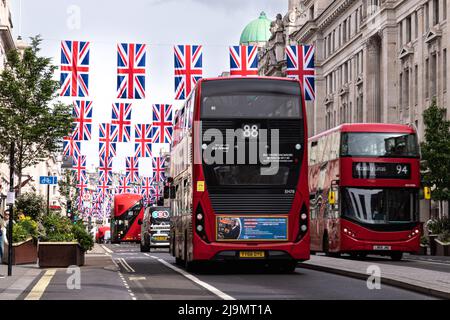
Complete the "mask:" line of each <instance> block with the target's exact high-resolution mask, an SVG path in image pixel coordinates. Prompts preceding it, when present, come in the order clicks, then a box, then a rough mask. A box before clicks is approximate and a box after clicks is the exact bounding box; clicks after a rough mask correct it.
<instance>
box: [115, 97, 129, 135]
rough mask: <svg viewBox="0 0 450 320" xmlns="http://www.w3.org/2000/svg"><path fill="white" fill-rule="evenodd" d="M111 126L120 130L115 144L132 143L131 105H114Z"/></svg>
mask: <svg viewBox="0 0 450 320" xmlns="http://www.w3.org/2000/svg"><path fill="white" fill-rule="evenodd" d="M111 124H115V125H117V129H118V130H119V131H118V133H117V136H116V139H115V140H114V142H130V140H131V103H113V105H112V121H111Z"/></svg>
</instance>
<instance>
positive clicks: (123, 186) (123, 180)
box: [118, 176, 131, 194]
mask: <svg viewBox="0 0 450 320" xmlns="http://www.w3.org/2000/svg"><path fill="white" fill-rule="evenodd" d="M130 190H131V185H130V183H129V181H128V177H127V176H122V177H120V184H119V190H118V191H119V193H121V194H122V193H129V192H130Z"/></svg>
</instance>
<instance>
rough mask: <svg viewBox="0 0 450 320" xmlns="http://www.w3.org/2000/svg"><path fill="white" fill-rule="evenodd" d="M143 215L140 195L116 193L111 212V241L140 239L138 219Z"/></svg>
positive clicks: (136, 240) (137, 240) (134, 240)
mask: <svg viewBox="0 0 450 320" xmlns="http://www.w3.org/2000/svg"><path fill="white" fill-rule="evenodd" d="M143 216H144V204H143V198H142V196H140V195H138V194H117V195H115V196H114V206H113V211H112V212H111V243H120V242H138V243H140V241H141V226H140V225H139V223H138V221H139V220H142V218H143Z"/></svg>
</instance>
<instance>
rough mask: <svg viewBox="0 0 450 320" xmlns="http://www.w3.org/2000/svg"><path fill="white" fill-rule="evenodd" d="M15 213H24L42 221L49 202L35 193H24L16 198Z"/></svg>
mask: <svg viewBox="0 0 450 320" xmlns="http://www.w3.org/2000/svg"><path fill="white" fill-rule="evenodd" d="M15 206H16V208H15V210H14V212H15V214H20V213H23V214H24V215H25V216H28V217H30V218H31V219H33V220H35V221H40V219H41V217H42V215H43V214H44V212H45V210H46V207H47V204H46V201H45V199H44V197H43V196H40V195H37V194H35V193H31V192H29V193H24V194H22V195H20V196H19V197H18V198H17V199H16V203H15Z"/></svg>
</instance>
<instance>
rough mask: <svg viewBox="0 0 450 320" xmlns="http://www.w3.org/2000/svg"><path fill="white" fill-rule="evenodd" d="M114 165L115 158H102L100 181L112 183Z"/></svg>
mask: <svg viewBox="0 0 450 320" xmlns="http://www.w3.org/2000/svg"><path fill="white" fill-rule="evenodd" d="M112 163H113V158H111V157H100V167H99V168H98V171H99V181H102V182H106V184H110V183H111V181H112Z"/></svg>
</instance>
